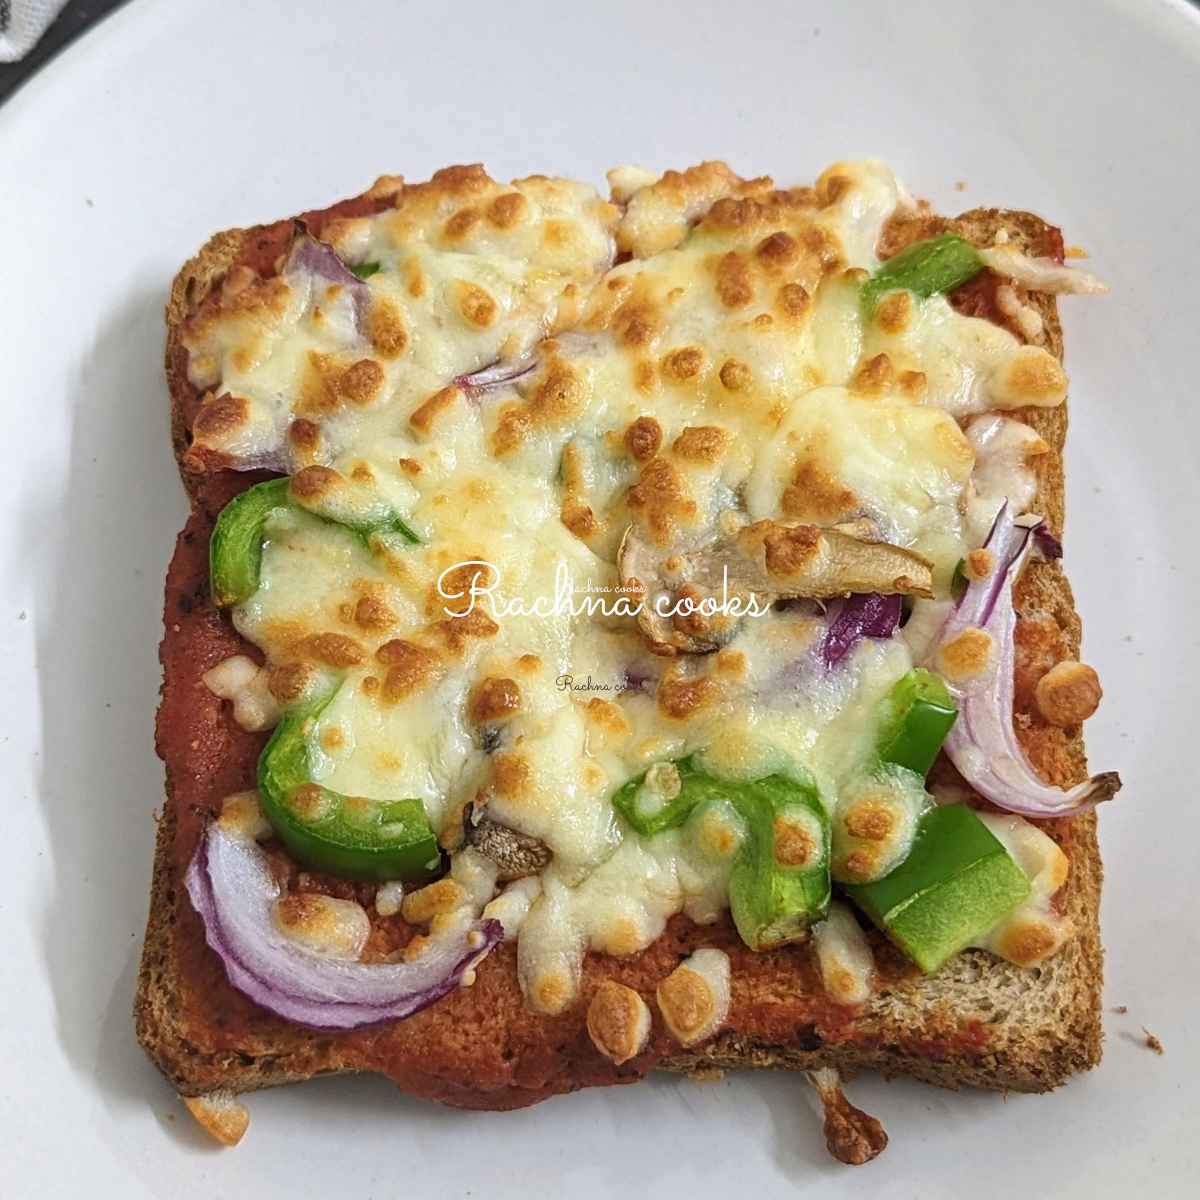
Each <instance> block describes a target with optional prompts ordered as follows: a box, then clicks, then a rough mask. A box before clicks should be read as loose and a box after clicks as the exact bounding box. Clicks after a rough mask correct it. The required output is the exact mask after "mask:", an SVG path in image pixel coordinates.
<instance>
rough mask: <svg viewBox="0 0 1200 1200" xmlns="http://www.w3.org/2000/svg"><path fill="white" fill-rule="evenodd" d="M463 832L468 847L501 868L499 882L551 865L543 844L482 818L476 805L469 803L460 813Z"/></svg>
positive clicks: (548, 850) (548, 853) (480, 811)
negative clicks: (461, 814)
mask: <svg viewBox="0 0 1200 1200" xmlns="http://www.w3.org/2000/svg"><path fill="white" fill-rule="evenodd" d="M463 833H464V835H465V837H466V840H467V844H468V845H470V846H474V847H475V849H476V850H478V851H479V853H480V854H482V855H484V856H485V857H487V858H490V859H491V860H492V862H494V863H495V864H496V865H497V866H498V867H499V868H500V874H499V876H498V879H499V880H500V882H501V883H507V882H508V881H509V880H510V879H522V878H524V877H525V876H526V875H536V874H538V872H539V871H542V870H544V869H545V867H547V866H548V865H549V863H550V858H551V854H550V847H549V846H547V845H546V843H545V842H543V841H541V840H539V839H538V838H535V837H531V836H530V835H529V834H527V833H519V832H518V831H517V830H515V829H510V828H509V827H508V826H507V825H501V824H500V822H499V821H493V820H491V818H489V817H485V816H484V815H483V808H482V806H481V805H479V804H468V805H467V806H466V808H465V810H464V811H463Z"/></svg>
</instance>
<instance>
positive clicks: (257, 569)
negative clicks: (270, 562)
mask: <svg viewBox="0 0 1200 1200" xmlns="http://www.w3.org/2000/svg"><path fill="white" fill-rule="evenodd" d="M290 483H291V480H290V479H289V478H287V477H284V478H280V479H268V480H267V481H266V482H265V483H257V484H255V485H254V487H252V488H247V489H246V491H244V492H242V493H241V494H240V495H238V496H235V497H234V498H233V499H232V500H230V502H229V503H228V504H226V505H225V507H224V508H223V509H222V510H221V515H220V516H219V517H218V518H217V523H216V526H215V528H214V529H213V532H212V538H211V539H210V540H209V545H208V563H209V578H210V580H211V584H212V595H213V602H214V603H215V604H217V605H218V606H219V607H221V608H226V607H228V606H229V605H231V604H241V603H243V602H244V601H246V600H248V599H249V598H250V597H251V596H253V595H254V593H255V592H256V591H258V584H259V578H260V576H261V574H262V547H263V536H264V530H265V528H266V524H267V519H268V518H269V517H270V516H271V514H272V513H273V512H277V511H278V510H279V509H281V508H294V509H296V510H297V511H300V512H308V513H309V515H310V516H312V517H315V518H316V519H317V520H320V521H324V520H329V523H330V524H332V525H341V526H342V527H343V528H344V529H349V530H350V531H351V532H352V533H354V534H355V535H357V536H358V537H359V538H360V539H361V540H362V542H363V544H364V545H365V546H366V547H367V549H368V550H370V549H371V538H372V536H373V535H375V534H379V533H398V534H400V536H401V537H403V538H404V540H405V541H407V542H409V543H411V544H413V545H417V544H419V543H420V541H421V539H420V538H419V537H418V536H417V535H416V534H415V533H414V532H413V531H412V529H411V528H410V527H409V526H408V524H407V523H406V522H405V521H404V520H403V518H401V517H400V516H399V515H398V514H395V513H393V514H392V515H391V516H389V517H387V518H386V519H385V520H383V521H376V522H370V523H368V522H349V521H346V522H342V521H333V520H331V519H329V518H326V517H322V516H321V515H320V514H319V513H313V512H309V510H308V509H306V508H303V507H302V506H301V505H299V504H297V503H296V502H295V501H294V500H293V499H292V497H291V492H290V491H289V485H290Z"/></svg>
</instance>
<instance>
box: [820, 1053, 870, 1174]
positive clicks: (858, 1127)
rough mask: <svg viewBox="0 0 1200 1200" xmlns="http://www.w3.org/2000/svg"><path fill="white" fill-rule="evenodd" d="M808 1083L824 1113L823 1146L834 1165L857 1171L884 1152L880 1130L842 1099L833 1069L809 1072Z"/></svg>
mask: <svg viewBox="0 0 1200 1200" xmlns="http://www.w3.org/2000/svg"><path fill="white" fill-rule="evenodd" d="M808 1079H809V1082H810V1083H811V1084H812V1085H813V1087H815V1088H816V1089H817V1095H818V1096H819V1097H820V1098H821V1107H822V1108H823V1109H824V1110H825V1145H826V1147H827V1148H828V1150H829V1153H830V1154H832V1155H833V1157H834V1158H836V1159H837V1160H838V1162H842V1163H845V1164H846V1165H847V1166H850V1167H860V1166H862V1164H863V1163H868V1162H870V1161H871V1159H873V1158H875V1157H877V1156H878V1155H880V1154H882V1153H883V1151H884V1150H885V1149H887V1144H888V1136H887V1133H886V1132H885V1131H884V1128H883V1126H882V1125H881V1124H880V1123H879V1122H878V1121H877V1120H876V1119H875V1118H874V1117H872V1116H870V1115H869V1114H867V1113H865V1112H863V1110H862V1109H861V1108H855V1107H854V1105H853V1104H851V1103H850V1101H849V1100H847V1099H846V1093H845V1092H843V1091H842V1080H841V1076H840V1075H838V1073H837V1071H836V1070H835V1069H834V1068H833V1067H820V1068H818V1069H817V1070H815V1071H809V1072H808Z"/></svg>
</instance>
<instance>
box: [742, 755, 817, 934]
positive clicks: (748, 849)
mask: <svg viewBox="0 0 1200 1200" xmlns="http://www.w3.org/2000/svg"><path fill="white" fill-rule="evenodd" d="M727 786H728V788H729V798H730V799H731V800H732V801H733V804H734V807H735V808H736V809H737V810H738V812H739V813H740V814H741V815H742V817H743V819H744V820H745V822H746V826H747V837H746V840H745V842H743V843H742V846H741V849H740V850H739V851H738V853H737V857H736V858H735V859H734V862H733V868H732V870H731V872H730V876H729V907H730V911H731V913H732V915H733V923H734V924H735V925H736V926H737V931H738V933H739V934H741V937H742V941H744V942H745V943H746V945H747V946H749V947H750V948H751V949H752V950H768V949H770V948H771V947H773V946H781V945H784V944H785V943H787V942H795V941H801V940H803V939H804V938H806V937H807V936H808V930H809V927H810V926H812V925H813V924H814V923H816V922H817V921H819V920H821V918H822V917H824V916H825V914H826V912H827V911H828V909H829V895H830V884H829V843H830V827H829V816H828V814H827V813H826V811H825V808H824V805H823V804H822V803H821V797H820V793H819V792H818V790H817V788H816V785H815V784H813V783H811V782H807V783H805V782H800V781H798V780H796V779H792V778H789V777H787V776H784V775H768V776H767V777H766V778H765V779H759V780H756V781H755V782H753V783H731V784H729V785H727Z"/></svg>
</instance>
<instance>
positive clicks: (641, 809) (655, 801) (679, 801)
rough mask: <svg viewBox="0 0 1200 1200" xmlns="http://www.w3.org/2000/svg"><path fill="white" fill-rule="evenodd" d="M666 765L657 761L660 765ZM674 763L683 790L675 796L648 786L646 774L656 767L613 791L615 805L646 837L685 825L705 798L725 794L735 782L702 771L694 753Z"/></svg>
mask: <svg viewBox="0 0 1200 1200" xmlns="http://www.w3.org/2000/svg"><path fill="white" fill-rule="evenodd" d="M665 765H667V764H657V766H658V767H659V768H661V767H662V766H665ZM670 765H671V766H673V767H674V768H675V770H676V771H677V772H678V773H679V791H678V792H677V793H676V794H675V795H674V796H671V797H667V796H664V795H659V794H657V793H656V792H654V790H653V789H648V788H646V787H645V784H646V778H647V776H648V775H649V774H650V772H651V771H653V770H655V767H651V768H650V771H644V772H643V773H642V774H641V775H638V776H637V777H636V778H635V779H631V780H629V782H628V783H625V784H622V786H621V787H619V788H618V789H617V791H616V792H615V793H614V795H613V798H612V806H613V808H615V809H616V810H617V812H619V813H620V814H621V816H623V817H624V818H625V820H626V821H628V822H629V824H630V825H631V826H633V828H634V830H635V831H636V832H637V833H639V834H641V836H642V837H653V836H654V835H655V834H656V833H662V832H664V831H665V830H667V829H674V828H676V827H677V826H679V825H682V824H683V823H684V821H686V820H687V819H688V817H689V816H691V814H692V811H693V810H694V809H695V808H696V807H697V805H699V804H700V803H701V802H702V801H704V800H708V799H711V798H713V797H720V796H725V795H726V794H727V793H728V792H729V789H730V788H731V786H733V785H730V784H727V783H722V782H721V781H720V780H718V779H716V778H714V777H713V776H712V775H709V774H708V773H707V772H705V771H701V770H700V768H699V767H697V766H696V764H695V761H694V760H693V759H692V757H691V755H688V757H687V758H681V759H678V760H677V761H676V762H674V763H671V764H670Z"/></svg>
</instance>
